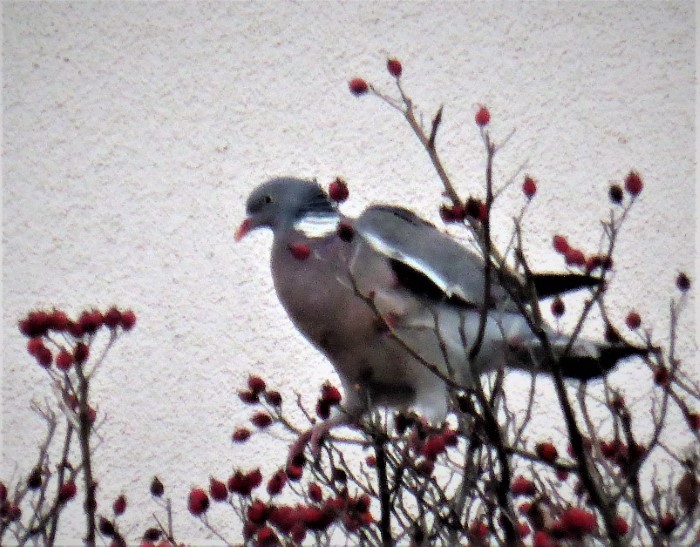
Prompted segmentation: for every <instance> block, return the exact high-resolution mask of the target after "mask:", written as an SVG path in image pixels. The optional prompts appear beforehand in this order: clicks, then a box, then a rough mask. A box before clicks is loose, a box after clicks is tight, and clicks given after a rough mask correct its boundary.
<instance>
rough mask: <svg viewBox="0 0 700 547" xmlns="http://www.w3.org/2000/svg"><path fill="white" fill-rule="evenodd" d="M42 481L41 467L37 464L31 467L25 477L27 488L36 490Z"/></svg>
mask: <svg viewBox="0 0 700 547" xmlns="http://www.w3.org/2000/svg"><path fill="white" fill-rule="evenodd" d="M41 482H42V471H41V467H39V466H37V467H35V468H34V469H32V472H31V473H30V474H29V476H28V477H27V488H29V489H30V490H36V489H37V488H39V487H40V486H41Z"/></svg>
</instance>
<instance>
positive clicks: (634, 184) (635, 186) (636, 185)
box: [625, 171, 644, 196]
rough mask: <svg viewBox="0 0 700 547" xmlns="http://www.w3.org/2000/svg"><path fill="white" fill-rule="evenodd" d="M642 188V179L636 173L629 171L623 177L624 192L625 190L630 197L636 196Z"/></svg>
mask: <svg viewBox="0 0 700 547" xmlns="http://www.w3.org/2000/svg"><path fill="white" fill-rule="evenodd" d="M642 188H644V184H643V183H642V178H641V177H640V176H639V173H637V172H636V171H630V172H629V173H628V175H627V176H626V177H625V190H627V191H628V192H629V193H630V195H632V196H637V195H639V193H640V192H641V191H642Z"/></svg>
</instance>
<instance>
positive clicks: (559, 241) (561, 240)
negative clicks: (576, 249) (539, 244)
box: [552, 235, 569, 255]
mask: <svg viewBox="0 0 700 547" xmlns="http://www.w3.org/2000/svg"><path fill="white" fill-rule="evenodd" d="M552 245H553V246H554V250H555V251H556V252H558V253H559V254H562V255H563V254H566V252H567V251H568V250H569V242H568V241H567V240H566V238H565V237H564V236H560V235H555V236H554V237H553V238H552Z"/></svg>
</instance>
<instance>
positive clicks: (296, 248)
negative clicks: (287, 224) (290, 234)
mask: <svg viewBox="0 0 700 547" xmlns="http://www.w3.org/2000/svg"><path fill="white" fill-rule="evenodd" d="M289 252H290V253H292V256H293V257H294V258H296V259H297V260H306V259H307V258H309V256H311V248H310V247H309V246H308V245H306V244H304V243H291V244H290V245H289Z"/></svg>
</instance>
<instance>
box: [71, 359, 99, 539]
mask: <svg viewBox="0 0 700 547" xmlns="http://www.w3.org/2000/svg"><path fill="white" fill-rule="evenodd" d="M75 371H76V373H77V376H78V393H79V397H78V424H79V429H78V438H79V440H80V452H81V456H82V461H83V476H84V478H85V518H86V519H87V535H86V537H85V542H86V543H87V545H88V546H93V545H95V531H96V527H95V509H96V507H97V504H96V501H95V481H94V479H93V476H92V454H91V453H90V433H91V432H92V424H91V423H90V419H89V406H88V396H89V387H90V380H89V378H88V377H86V375H85V374H84V371H83V366H82V364H81V363H76V364H75Z"/></svg>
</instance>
